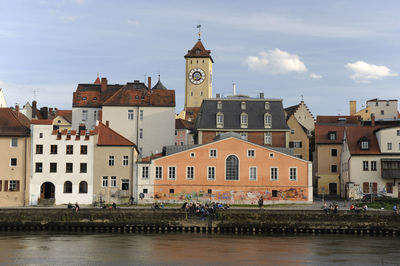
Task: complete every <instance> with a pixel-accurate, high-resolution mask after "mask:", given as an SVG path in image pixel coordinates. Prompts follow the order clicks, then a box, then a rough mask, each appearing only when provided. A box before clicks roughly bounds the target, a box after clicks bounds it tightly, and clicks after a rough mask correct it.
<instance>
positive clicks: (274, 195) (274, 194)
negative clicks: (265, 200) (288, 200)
mask: <svg viewBox="0 0 400 266" xmlns="http://www.w3.org/2000/svg"><path fill="white" fill-rule="evenodd" d="M272 197H273V198H276V197H278V190H272Z"/></svg>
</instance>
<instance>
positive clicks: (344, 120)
mask: <svg viewBox="0 0 400 266" xmlns="http://www.w3.org/2000/svg"><path fill="white" fill-rule="evenodd" d="M360 121H361V117H360V116H317V123H316V124H315V143H316V144H341V143H343V133H344V128H345V127H346V126H357V125H359V124H360V123H361V122H360ZM330 131H334V132H336V140H330V139H329V137H328V133H329V132H330Z"/></svg>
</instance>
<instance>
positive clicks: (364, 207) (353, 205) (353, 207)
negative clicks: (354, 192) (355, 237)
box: [350, 203, 368, 213]
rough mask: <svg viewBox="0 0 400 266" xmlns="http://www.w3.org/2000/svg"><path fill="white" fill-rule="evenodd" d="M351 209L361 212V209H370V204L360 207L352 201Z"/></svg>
mask: <svg viewBox="0 0 400 266" xmlns="http://www.w3.org/2000/svg"><path fill="white" fill-rule="evenodd" d="M350 211H354V212H356V213H359V212H360V211H364V212H366V211H368V206H367V204H364V206H362V207H358V206H356V205H355V204H354V203H352V204H351V205H350Z"/></svg>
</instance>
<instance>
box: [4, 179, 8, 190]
mask: <svg viewBox="0 0 400 266" xmlns="http://www.w3.org/2000/svg"><path fill="white" fill-rule="evenodd" d="M4 191H8V180H6V181H4Z"/></svg>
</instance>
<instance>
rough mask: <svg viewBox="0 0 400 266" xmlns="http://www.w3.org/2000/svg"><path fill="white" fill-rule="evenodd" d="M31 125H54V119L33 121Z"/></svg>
mask: <svg viewBox="0 0 400 266" xmlns="http://www.w3.org/2000/svg"><path fill="white" fill-rule="evenodd" d="M31 123H32V124H33V125H52V124H53V120H52V119H32V121H31Z"/></svg>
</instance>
